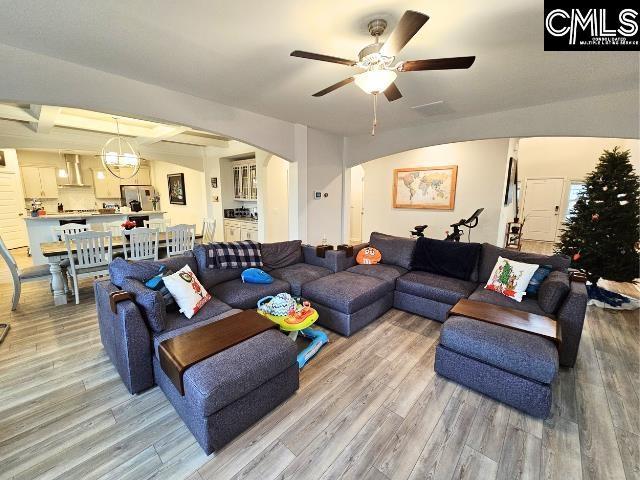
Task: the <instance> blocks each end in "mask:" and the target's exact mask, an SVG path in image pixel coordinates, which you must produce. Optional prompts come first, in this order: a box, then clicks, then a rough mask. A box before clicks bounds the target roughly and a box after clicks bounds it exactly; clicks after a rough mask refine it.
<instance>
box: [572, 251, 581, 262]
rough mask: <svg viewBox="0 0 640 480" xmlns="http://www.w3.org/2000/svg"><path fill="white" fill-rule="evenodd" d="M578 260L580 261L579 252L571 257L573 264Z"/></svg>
mask: <svg viewBox="0 0 640 480" xmlns="http://www.w3.org/2000/svg"><path fill="white" fill-rule="evenodd" d="M578 260H580V252H578V253H576V254H575V255H574V256H573V261H574V262H577V261H578Z"/></svg>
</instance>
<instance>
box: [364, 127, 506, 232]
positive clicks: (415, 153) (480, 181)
mask: <svg viewBox="0 0 640 480" xmlns="http://www.w3.org/2000/svg"><path fill="white" fill-rule="evenodd" d="M508 147H509V140H508V139H501V140H480V141H473V142H462V143H452V144H448V145H438V146H434V147H426V148H420V149H417V150H411V151H408V152H403V153H398V154H395V155H390V156H388V157H384V158H380V159H377V160H373V161H371V162H367V163H364V164H362V167H363V169H364V216H363V241H368V239H369V235H370V234H371V232H373V231H379V232H384V233H388V234H392V235H399V236H404V237H408V236H409V231H410V230H412V229H413V227H414V226H415V225H421V224H425V223H426V224H428V225H429V228H428V229H427V230H426V235H427V236H428V237H431V238H437V239H443V238H444V237H445V230H452V229H451V228H450V227H449V225H450V224H452V223H455V222H457V221H458V220H460V219H461V218H467V217H469V216H470V215H471V214H472V213H473V212H474V211H475V210H476V209H477V208H481V207H484V209H485V210H484V212H483V213H482V215H481V216H480V223H479V224H478V227H476V228H475V229H473V231H472V232H471V240H472V241H475V242H489V243H495V242H496V238H497V234H498V231H500V229H501V228H502V227H501V226H499V225H498V222H499V218H500V211H501V206H502V197H503V194H504V173H505V169H506V163H507V154H508ZM438 165H458V181H457V188H456V198H455V207H454V209H453V210H426V209H425V210H423V209H402V208H393V204H392V183H393V170H394V169H395V168H406V167H428V166H438ZM465 239H466V233H465Z"/></svg>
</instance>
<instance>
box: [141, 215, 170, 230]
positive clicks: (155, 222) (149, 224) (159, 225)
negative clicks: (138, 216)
mask: <svg viewBox="0 0 640 480" xmlns="http://www.w3.org/2000/svg"><path fill="white" fill-rule="evenodd" d="M169 225H171V219H170V218H152V219H151V220H145V221H144V226H145V227H146V228H155V229H156V230H158V231H159V232H166V231H167V227H168V226H169Z"/></svg>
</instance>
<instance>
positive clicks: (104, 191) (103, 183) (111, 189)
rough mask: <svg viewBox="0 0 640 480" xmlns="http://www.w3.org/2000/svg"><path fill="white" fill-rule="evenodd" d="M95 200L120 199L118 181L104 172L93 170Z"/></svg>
mask: <svg viewBox="0 0 640 480" xmlns="http://www.w3.org/2000/svg"><path fill="white" fill-rule="evenodd" d="M93 188H94V190H95V196H96V198H120V179H119V178H117V177H115V176H113V175H111V174H110V173H109V172H106V171H104V170H93Z"/></svg>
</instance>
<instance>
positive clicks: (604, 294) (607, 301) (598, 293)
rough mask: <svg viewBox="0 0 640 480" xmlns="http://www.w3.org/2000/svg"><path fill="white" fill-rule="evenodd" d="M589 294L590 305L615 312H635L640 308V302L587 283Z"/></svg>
mask: <svg viewBox="0 0 640 480" xmlns="http://www.w3.org/2000/svg"><path fill="white" fill-rule="evenodd" d="M587 294H588V295H589V303H588V305H595V306H596V307H600V308H610V309H613V310H635V309H637V308H640V300H636V299H635V298H631V297H626V296H624V295H620V294H619V293H616V292H612V291H610V290H605V289H604V288H602V287H598V286H597V285H593V284H591V283H587Z"/></svg>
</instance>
